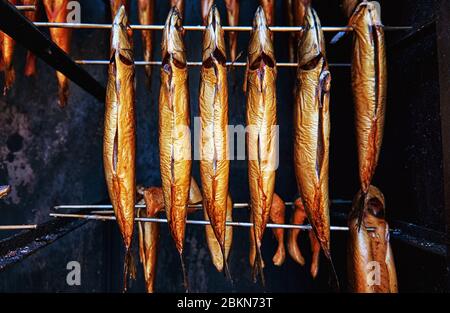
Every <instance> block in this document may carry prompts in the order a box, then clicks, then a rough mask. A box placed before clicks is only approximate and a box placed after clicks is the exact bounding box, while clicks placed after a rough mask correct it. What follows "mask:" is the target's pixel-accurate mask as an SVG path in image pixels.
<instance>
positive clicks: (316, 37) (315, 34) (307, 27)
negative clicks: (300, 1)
mask: <svg viewBox="0 0 450 313" xmlns="http://www.w3.org/2000/svg"><path fill="white" fill-rule="evenodd" d="M303 27H304V30H303V35H302V38H301V39H300V42H299V45H298V65H299V66H300V67H302V66H305V65H308V64H309V63H310V62H312V61H314V60H316V59H318V58H320V57H325V38H324V35H323V31H322V28H321V25H320V20H319V17H318V16H317V13H316V11H315V10H314V9H313V8H311V6H308V7H306V10H305V21H304V25H303Z"/></svg>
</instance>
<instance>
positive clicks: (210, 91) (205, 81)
mask: <svg viewBox="0 0 450 313" xmlns="http://www.w3.org/2000/svg"><path fill="white" fill-rule="evenodd" d="M202 60H203V64H202V69H201V73H200V92H199V109H200V110H199V111H200V121H201V128H200V177H201V181H202V191H203V192H202V194H203V207H204V209H205V211H206V213H207V215H208V217H209V219H210V221H211V225H212V229H213V230H214V233H215V236H216V238H217V240H218V242H219V245H220V247H221V249H222V252H223V257H224V259H225V222H226V217H227V196H228V176H229V170H230V161H229V157H228V152H229V148H228V83H227V68H226V48H225V39H224V31H223V29H222V26H221V24H220V16H219V11H218V10H217V8H216V6H212V8H211V10H210V11H209V14H208V20H207V27H206V30H205V32H204V34H203V55H202Z"/></svg>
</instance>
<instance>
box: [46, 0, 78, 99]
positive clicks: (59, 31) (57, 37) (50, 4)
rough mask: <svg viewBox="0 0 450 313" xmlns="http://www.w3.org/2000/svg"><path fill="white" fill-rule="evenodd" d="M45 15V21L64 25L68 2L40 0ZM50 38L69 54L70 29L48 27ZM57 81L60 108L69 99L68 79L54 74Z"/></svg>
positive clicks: (66, 0) (57, 73)
mask: <svg viewBox="0 0 450 313" xmlns="http://www.w3.org/2000/svg"><path fill="white" fill-rule="evenodd" d="M42 2H43V3H44V7H45V12H46V13H47V19H48V21H49V22H52V23H66V22H67V15H68V13H69V12H68V9H67V5H68V3H69V0H42ZM50 36H51V38H52V40H53V41H54V42H55V43H56V44H57V45H58V46H59V47H60V48H61V49H62V50H64V52H66V53H69V51H70V41H71V38H72V29H71V28H56V27H50ZM56 78H57V79H58V104H59V106H61V107H64V106H66V104H67V98H68V97H69V79H68V78H67V77H66V76H64V75H63V74H62V73H60V72H56Z"/></svg>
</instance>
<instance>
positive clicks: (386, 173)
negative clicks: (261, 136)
mask: <svg viewBox="0 0 450 313" xmlns="http://www.w3.org/2000/svg"><path fill="white" fill-rule="evenodd" d="M80 2H81V5H82V16H81V17H82V22H84V23H89V22H92V23H109V22H110V17H109V8H108V6H107V5H106V3H107V1H101V0H94V1H92V0H90V1H87V0H82V1H80ZM216 2H217V4H218V5H219V9H220V12H221V15H222V18H223V20H224V21H225V20H226V18H225V16H226V15H225V7H224V4H223V1H219V0H218V1H216ZM314 2H315V7H316V9H317V11H318V14H319V16H320V18H321V20H322V24H323V25H329V26H332V25H345V23H346V20H345V18H344V17H343V15H342V14H341V12H340V11H339V1H337V0H320V1H314ZM435 2H436V1H431V0H430V1H406V0H405V1H403V0H402V1H381V4H382V8H383V10H382V15H383V21H384V23H385V24H386V25H413V26H415V27H417V28H419V26H421V25H427V24H428V23H429V22H430V21H433V19H434V10H435ZM256 6H257V1H256V0H254V1H253V0H251V1H250V0H245V1H241V17H240V24H241V25H251V21H252V16H253V13H254V11H255V9H256ZM168 10H169V7H168V4H167V1H162V0H161V1H157V6H156V13H155V17H156V18H155V20H156V23H157V24H162V23H163V22H164V20H165V17H166V14H167V12H168ZM41 12H43V11H41ZM283 12H284V9H283V5H282V1H277V15H276V24H278V25H285V24H286V23H285V22H284V14H283ZM42 15H43V14H41V16H42ZM131 20H132V23H137V7H136V3H135V1H132V17H131ZM200 21H201V17H200V9H199V4H198V1H194V0H186V20H185V24H186V25H197V24H200ZM412 33H414V34H412ZM155 34H156V39H155V40H156V43H157V44H155V51H154V59H155V60H160V51H159V44H158V43H159V42H160V39H161V33H160V32H156V33H155ZM409 34H412V35H409ZM139 35H140V34H139V32H138V31H136V32H135V43H136V47H135V48H136V49H135V50H136V60H142V52H141V42H140V36H139ZM386 37H387V39H388V44H389V45H388V66H389V98H388V111H387V121H386V131H385V141H384V146H383V151H382V154H381V160H380V164H379V168H378V172H377V174H376V177H375V180H374V184H375V185H377V186H378V187H380V188H381V190H382V191H383V192H384V193H385V196H386V199H387V210H388V216H389V219H390V220H403V221H407V222H413V223H416V224H419V225H421V226H424V227H427V228H431V229H433V230H436V231H443V230H444V227H445V225H444V219H443V216H444V215H443V208H444V206H443V189H442V162H441V159H442V156H441V155H442V152H441V136H440V115H439V114H440V112H439V84H438V64H437V55H436V34H435V28H434V24H433V23H431V26H427V27H425V28H423V29H422V30H421V31H419V32H417V33H415V31H411V32H409V31H406V32H398V33H393V32H388V33H386ZM248 38H249V34H247V33H239V44H238V49H239V51H241V50H242V51H243V52H244V54H243V55H244V56H245V53H246V45H247V42H248ZM327 38H328V39H331V34H327ZM200 42H201V33H199V32H187V35H186V45H187V48H188V60H195V61H197V60H200V55H201V45H200ZM275 44H276V53H277V59H278V61H279V62H285V61H287V57H288V56H287V51H288V50H287V34H284V33H277V34H276V35H275ZM108 46H109V31H105V30H76V31H74V35H73V49H72V52H71V55H72V56H73V58H74V59H107V58H108V55H109V51H108ZM350 47H351V36H347V37H346V38H344V39H343V40H342V41H341V42H339V43H338V44H336V45H334V46H331V45H328V57H329V61H330V62H331V63H337V62H343V63H348V62H349V61H350ZM24 60H25V51H24V49H22V48H21V47H18V48H17V53H16V55H15V62H16V64H15V66H16V70H17V74H18V75H17V82H16V84H15V87H14V88H13V89H12V90H11V91H10V93H9V94H8V95H7V96H6V97H2V98H1V99H0V134H1V135H0V183H4V182H9V183H10V184H11V185H12V186H13V193H12V194H11V196H10V197H9V198H8V199H7V200H6V201H4V202H1V203H0V224H15V223H19V224H20V223H42V222H44V221H46V220H48V219H49V217H48V213H49V211H50V209H51V207H52V206H54V205H56V204H73V203H80V204H90V203H98V202H104V201H107V192H106V188H105V183H104V176H103V165H102V132H103V103H99V102H98V101H96V100H95V99H94V98H92V97H91V96H89V95H88V94H86V93H85V92H84V91H82V90H81V89H79V88H78V87H77V86H75V85H73V84H71V95H70V99H69V105H68V107H67V108H66V109H60V108H58V106H57V104H56V79H55V75H54V72H53V71H52V70H51V69H50V68H49V67H48V66H47V65H46V64H43V63H42V62H40V61H39V62H38V74H37V77H35V78H31V79H29V78H25V77H24V76H23V75H22V73H23V67H24ZM87 69H88V71H89V72H90V73H91V74H92V75H93V76H94V77H95V78H96V79H98V80H99V81H101V82H103V83H104V84H106V71H107V69H106V67H103V66H90V67H87ZM331 70H332V77H333V83H332V102H331V110H332V134H331V156H330V159H331V161H330V188H331V194H332V197H333V198H340V199H348V200H349V199H351V198H352V197H353V195H354V194H355V193H356V191H357V186H358V180H357V157H356V147H355V139H354V125H353V107H352V95H351V88H350V71H349V68H332V69H331ZM189 75H190V76H189V83H190V95H191V111H192V115H191V116H192V117H195V116H198V101H197V98H198V82H199V68H192V69H190V71H189ZM243 77H244V70H243V69H242V68H236V69H234V70H232V71H230V75H229V82H230V95H229V100H230V102H229V111H230V124H235V125H237V124H244V122H245V118H244V116H245V115H244V113H245V97H244V94H243V92H242V83H243ZM137 82H138V83H137V118H138V120H137V123H138V133H137V142H138V145H137V156H138V164H137V179H138V183H139V184H143V185H146V186H156V185H160V177H159V155H158V141H157V125H158V119H157V116H158V113H157V105H158V102H157V101H158V93H159V69H158V68H154V70H153V81H152V86H151V90H147V89H146V87H145V76H144V71H143V69H142V68H140V67H138V68H137ZM294 82H295V70H294V69H286V68H280V69H279V72H278V81H277V88H278V90H277V98H278V119H279V124H280V167H279V170H278V172H277V183H276V191H277V193H279V194H280V196H281V197H282V198H283V199H284V200H286V201H290V200H293V199H294V198H295V194H296V187H295V177H294V175H293V167H292V155H293V153H292V120H291V119H292V103H293V87H294ZM193 174H194V176H195V177H196V178H197V179H198V178H199V172H198V164H197V163H194V167H193ZM230 178H231V180H230V186H231V194H232V196H233V200H234V201H236V202H247V201H248V186H247V166H246V162H245V161H233V162H232V168H231V175H230ZM333 210H335V211H344V212H345V211H347V210H348V207H344V208H338V207H336V208H333ZM290 213H291V212H290V208H288V212H287V214H288V218H287V220H289V216H290ZM190 218H193V219H194V218H196V219H200V218H202V214H200V213H196V214H195V215H193V216H191V217H190ZM235 219H236V220H241V221H244V220H248V212H247V210H240V211H239V210H236V213H235ZM334 223H343V221H342V220H338V219H336V221H334ZM161 233H162V235H161V247H162V248H161V251H160V255H159V265H158V274H157V280H156V288H157V290H158V291H165V292H172V291H182V286H181V283H182V280H181V269H180V266H179V259H178V256H177V254H176V250H175V249H174V245H173V243H172V242H171V239H170V237H169V233H168V229H167V227H166V226H165V225H164V226H163V227H162V232H161ZM9 235H11V234H10V233H4V232H2V233H0V238H3V237H6V236H9ZM303 237H306V236H303ZM233 239H234V244H233V248H232V252H231V259H230V264H231V272H232V275H233V278H234V282H235V285H234V287H231V286H229V284H228V283H227V282H225V279H224V278H223V275H222V274H220V273H217V272H216V271H215V270H214V268H213V266H212V264H211V260H210V257H209V254H208V250H207V248H206V241H205V235H204V230H203V228H201V227H198V226H188V227H187V234H186V246H187V248H186V263H187V267H188V270H189V281H190V288H191V290H192V291H194V292H200V291H203V292H206V291H211V292H213V291H233V290H234V291H261V290H262V288H261V287H259V286H258V285H255V284H253V283H252V282H251V277H250V276H251V275H250V268H249V266H248V260H247V259H248V230H247V229H241V228H236V229H235V231H234V238H233ZM0 244H1V243H0ZM264 244H265V249H264V251H263V255H264V259H265V263H266V270H265V271H266V278H267V288H266V290H267V291H278V292H281V291H287V292H301V291H327V290H328V286H327V278H328V277H327V275H328V273H327V268H326V263H325V261H324V260H322V268H321V271H320V275H319V277H318V279H317V281H312V280H311V278H310V275H309V270H308V267H304V268H302V267H300V266H298V265H296V264H294V262H293V261H292V260H291V259H290V258H289V257H287V258H286V263H285V264H284V265H283V266H282V267H281V268H276V267H275V266H273V265H272V262H271V258H272V255H273V253H274V252H275V240H274V238H273V236H272V234H271V231H270V230H267V232H266V238H265V241H264ZM345 246H346V235H345V234H342V233H340V234H337V233H333V251H334V259H335V262H336V263H337V268H338V273H339V276H340V280H341V282H343V283H344V288H345V273H346V266H345V251H346V248H345ZM301 247H302V251H303V252H304V253H305V257H306V259H307V264H309V252H308V250H309V244H308V242H307V240H306V239H305V238H302V241H301ZM394 253H395V256H396V261H397V267H398V272H399V283H400V290H401V291H419V290H428V291H440V290H443V288H444V287H443V285H444V282H443V278H442V277H443V274H444V273H445V259H444V258H443V257H440V256H437V255H433V254H430V253H425V252H423V251H422V250H420V249H416V248H411V247H410V246H408V245H405V244H404V243H402V242H400V241H397V240H395V239H394ZM136 256H137V253H136ZM122 259H123V251H122V246H121V242H120V237H119V234H118V231H117V227H116V225H115V224H114V223H103V222H89V223H88V224H87V225H86V226H83V227H81V228H79V229H78V230H76V231H74V232H73V233H70V234H69V235H67V236H66V237H64V238H62V239H60V240H59V241H57V242H56V243H54V244H52V245H51V246H49V247H47V248H45V249H42V250H40V251H39V252H37V253H36V254H34V255H33V256H31V257H29V258H27V259H25V260H23V261H21V262H19V263H17V264H16V265H14V266H12V267H10V268H8V269H6V270H4V271H2V272H0V291H6V292H8V291H9V292H12V291H64V292H71V291H85V292H87V291H120V290H121V286H122V270H123V268H122ZM411 259H414V260H416V262H414V264H412V263H411V262H410V260H411ZM69 261H78V262H80V264H81V266H82V285H81V286H78V287H73V286H68V285H67V283H66V275H67V273H68V270H67V269H66V265H67V263H68V262H69ZM142 276H143V275H142V271H141V270H140V268H139V275H138V277H139V278H138V280H137V281H136V283H134V284H133V285H132V288H131V289H132V291H136V292H137V291H143V290H144V287H143V286H144V285H143V279H142Z"/></svg>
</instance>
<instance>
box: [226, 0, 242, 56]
mask: <svg viewBox="0 0 450 313" xmlns="http://www.w3.org/2000/svg"><path fill="white" fill-rule="evenodd" d="M225 5H226V7H227V18H228V26H237V25H238V24H239V0H225ZM228 40H229V45H230V46H229V47H230V59H231V61H232V62H235V61H236V58H237V32H231V31H230V32H228Z"/></svg>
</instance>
